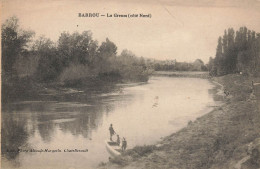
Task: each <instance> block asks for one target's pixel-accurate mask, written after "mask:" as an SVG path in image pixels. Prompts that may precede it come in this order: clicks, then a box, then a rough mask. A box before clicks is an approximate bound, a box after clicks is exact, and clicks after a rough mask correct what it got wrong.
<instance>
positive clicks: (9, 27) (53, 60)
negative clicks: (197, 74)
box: [1, 17, 149, 83]
mask: <svg viewBox="0 0 260 169" xmlns="http://www.w3.org/2000/svg"><path fill="white" fill-rule="evenodd" d="M1 33H2V39H1V40H2V79H3V83H10V82H12V80H14V79H21V78H30V79H33V80H34V81H36V82H44V83H53V82H64V83H66V82H68V81H73V80H78V79H86V78H113V80H125V81H147V80H148V75H149V69H148V68H147V67H146V65H145V63H144V59H143V58H141V57H137V56H135V55H134V54H133V53H132V52H131V51H128V50H123V51H122V53H121V54H118V53H117V46H116V44H115V43H114V42H112V41H111V40H109V39H108V38H106V40H105V41H104V42H102V43H101V44H100V45H99V44H98V41H96V40H94V39H93V36H92V32H91V31H84V32H82V33H79V32H74V33H69V32H63V33H61V35H60V36H59V38H58V40H57V42H53V41H52V40H50V39H49V38H46V37H40V38H38V39H37V40H33V37H34V35H35V33H34V32H33V31H28V30H23V29H21V28H20V26H19V20H18V18H16V17H11V18H9V19H7V20H6V21H5V22H4V23H3V24H2V32H1Z"/></svg>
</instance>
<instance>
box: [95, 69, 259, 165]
mask: <svg viewBox="0 0 260 169" xmlns="http://www.w3.org/2000/svg"><path fill="white" fill-rule="evenodd" d="M251 80H258V81H259V79H253V78H250V77H244V76H240V75H236V74H233V75H226V76H223V77H216V78H213V79H211V80H210V81H212V82H213V83H214V81H215V82H216V83H217V84H219V87H221V89H218V88H219V87H218V86H215V87H214V88H216V91H214V92H216V93H215V94H214V95H216V97H218V99H223V104H222V105H220V106H219V107H214V108H213V110H212V111H210V112H208V113H206V114H204V115H202V116H201V117H198V118H197V119H196V120H195V121H193V122H189V123H188V125H187V126H186V127H184V128H182V129H181V130H179V131H177V132H175V133H173V134H171V135H169V136H166V137H164V138H163V140H162V141H159V143H157V144H156V145H150V146H138V147H137V148H134V149H131V150H128V151H126V153H124V154H123V155H122V156H118V157H116V158H114V159H112V160H110V162H108V163H102V164H100V165H99V168H102V169H105V168H107V169H109V168H111V169H117V168H127V169H130V168H205V169H206V168H207V169H208V168H237V169H239V168H241V165H244V163H245V162H246V161H248V159H250V157H249V156H248V145H250V144H252V143H253V142H254V140H256V139H257V138H260V133H259V131H260V114H259V110H258V108H257V104H258V103H259V101H258V100H256V99H254V98H252V97H251V96H252V93H251V88H250V83H251ZM224 87H225V88H226V89H227V90H228V91H229V92H230V95H229V96H227V97H226V96H217V95H218V93H217V92H219V90H223V89H224ZM254 92H257V93H254V94H256V96H257V97H259V90H256V91H254ZM222 93H223V91H222ZM258 99H259V98H258Z"/></svg>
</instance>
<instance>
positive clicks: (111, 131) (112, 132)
mask: <svg viewBox="0 0 260 169" xmlns="http://www.w3.org/2000/svg"><path fill="white" fill-rule="evenodd" d="M109 132H110V141H113V139H112V137H113V135H114V134H115V133H116V132H115V130H114V128H113V124H110V127H109Z"/></svg>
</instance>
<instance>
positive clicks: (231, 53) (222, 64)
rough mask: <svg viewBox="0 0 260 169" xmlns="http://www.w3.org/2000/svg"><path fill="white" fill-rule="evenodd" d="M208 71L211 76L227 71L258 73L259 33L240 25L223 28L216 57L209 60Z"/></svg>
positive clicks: (226, 72) (259, 73) (259, 55)
mask: <svg viewBox="0 0 260 169" xmlns="http://www.w3.org/2000/svg"><path fill="white" fill-rule="evenodd" d="M208 67H209V71H210V74H211V75H212V76H222V75H226V74H229V73H240V72H241V73H242V74H246V75H253V76H259V75H260V33H256V32H255V31H252V30H249V29H247V28H246V27H241V28H240V29H239V30H238V31H236V32H235V31H234V29H233V28H229V29H228V30H225V32H224V35H223V36H222V37H219V39H218V45H217V50H216V57H215V58H214V59H213V58H210V60H209V64H208Z"/></svg>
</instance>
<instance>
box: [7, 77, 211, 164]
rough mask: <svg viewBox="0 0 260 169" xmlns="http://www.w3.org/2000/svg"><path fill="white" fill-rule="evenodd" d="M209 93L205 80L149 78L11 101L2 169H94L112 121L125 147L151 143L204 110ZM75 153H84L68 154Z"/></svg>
mask: <svg viewBox="0 0 260 169" xmlns="http://www.w3.org/2000/svg"><path fill="white" fill-rule="evenodd" d="M212 89H213V84H212V83H211V82H209V81H208V80H206V79H199V78H173V77H164V76H153V77H151V78H150V80H149V81H148V83H138V84H137V83H135V84H127V85H118V86H116V90H112V91H109V92H103V93H99V94H96V95H92V96H91V97H90V99H86V100H82V101H80V100H77V101H74V100H66V101H55V100H54V101H53V100H52V101H22V102H16V103H12V104H10V105H9V109H8V110H5V111H4V112H3V113H2V151H3V153H2V155H3V156H2V167H3V168H34V169H37V168H39V169H49V168H64V169H66V168H68V169H73V168H75V169H78V168H79V169H81V168H82V169H83V168H84V169H87V168H93V167H95V166H97V165H98V164H99V163H100V162H106V161H108V157H109V154H108V152H107V151H106V148H105V144H104V140H106V139H108V138H109V131H108V128H109V125H110V124H111V123H112V124H113V126H114V129H115V131H116V132H117V133H118V134H119V135H120V137H125V138H126V140H127V142H128V148H131V147H134V146H136V145H144V144H146V145H148V144H155V143H157V142H158V141H160V139H161V138H162V137H165V136H167V135H170V134H171V133H173V132H175V131H177V130H179V129H181V128H182V127H184V126H186V125H187V123H188V122H189V121H190V120H192V121H193V120H195V119H196V118H197V117H199V116H202V115H203V114H205V113H207V112H209V111H210V110H211V109H212V106H214V105H215V103H216V102H215V101H214V99H213V94H212ZM81 94H82V95H83V94H85V95H87V94H86V93H81ZM114 139H115V137H114ZM17 149H20V151H22V152H19V153H17ZM32 149H33V150H34V151H45V149H48V150H49V152H30V150H32ZM75 149H77V150H82V151H85V152H69V150H75ZM7 151H9V152H7ZM26 151H29V152H26ZM52 151H53V152H52Z"/></svg>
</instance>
